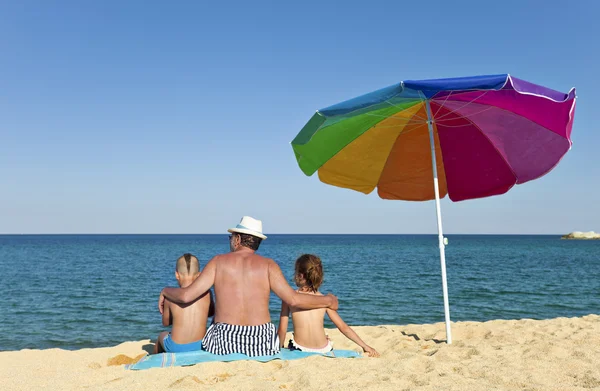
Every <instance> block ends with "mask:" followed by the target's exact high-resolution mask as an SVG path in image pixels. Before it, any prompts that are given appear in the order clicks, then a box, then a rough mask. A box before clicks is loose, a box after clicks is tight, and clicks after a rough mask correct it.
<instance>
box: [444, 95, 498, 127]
mask: <svg viewBox="0 0 600 391" xmlns="http://www.w3.org/2000/svg"><path fill="white" fill-rule="evenodd" d="M488 92H489V91H484V92H483V94H481V95H479V96H478V97H476V98H473V99H471V100H470V101H469V102H467V103H465V104H464V105H462V106H460V107H458V108H456V109H454V110H452V111H450V112H448V113H446V114H443V115H442V116H441V117H439V118H435V117H434V120H435V121H438V120H440V119H442V118H444V117H447V116H449V115H450V114H452V113H454V112H456V111H457V110H460V109H462V108H463V107H467V106H468V105H470V104H471V103H473V102H475V101H476V100H477V99H480V98H482V97H483V96H484V95H485V94H487V93H488Z"/></svg>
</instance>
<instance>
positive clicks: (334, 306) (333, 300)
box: [327, 293, 339, 311]
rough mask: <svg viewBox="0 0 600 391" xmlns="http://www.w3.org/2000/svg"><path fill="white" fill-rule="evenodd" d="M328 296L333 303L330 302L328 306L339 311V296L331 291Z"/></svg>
mask: <svg viewBox="0 0 600 391" xmlns="http://www.w3.org/2000/svg"><path fill="white" fill-rule="evenodd" d="M327 297H329V298H330V303H331V304H329V307H328V308H329V309H331V310H334V311H337V310H338V307H339V303H338V298H337V297H336V296H334V295H333V294H331V293H328V294H327Z"/></svg>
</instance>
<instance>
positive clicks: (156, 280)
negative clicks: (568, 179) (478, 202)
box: [0, 234, 600, 351]
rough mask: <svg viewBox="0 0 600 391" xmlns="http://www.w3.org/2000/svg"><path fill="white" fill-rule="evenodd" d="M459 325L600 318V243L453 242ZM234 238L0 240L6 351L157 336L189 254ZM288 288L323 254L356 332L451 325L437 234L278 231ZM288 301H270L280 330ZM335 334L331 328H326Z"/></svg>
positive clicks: (275, 244)
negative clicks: (162, 298) (299, 265)
mask: <svg viewBox="0 0 600 391" xmlns="http://www.w3.org/2000/svg"><path fill="white" fill-rule="evenodd" d="M448 239H449V243H448V246H447V247H446V265H447V275H448V292H449V301H450V316H451V319H452V321H487V320H492V319H522V318H529V319H548V318H556V317H575V316H583V315H587V314H592V313H593V314H600V241H574V240H561V239H560V237H559V236H511V235H509V236H497V235H448ZM226 251H229V240H228V236H227V235H225V234H224V235H0V275H1V278H0V292H1V294H2V304H1V306H0V350H2V351H7V350H20V349H47V348H62V349H70V350H72V349H81V348H93V347H104V346H114V345H117V344H119V343H122V342H124V341H138V340H143V339H152V340H154V339H155V338H156V336H157V335H158V334H159V333H160V332H161V331H163V330H164V328H163V327H162V325H161V317H160V314H159V312H158V309H157V300H158V296H159V293H160V291H161V289H162V288H163V287H165V286H176V284H177V282H176V280H175V276H174V271H175V261H176V259H177V258H178V257H179V256H181V255H182V254H183V253H186V252H191V253H193V254H195V255H196V256H198V258H199V259H200V262H201V265H202V266H203V265H205V264H206V262H207V261H208V260H209V259H210V258H211V257H212V256H214V255H215V254H218V253H223V252H226ZM258 252H259V253H260V254H262V255H264V256H267V257H270V258H273V259H274V260H275V261H276V262H277V263H278V264H279V265H280V266H281V268H282V270H283V272H284V274H285V276H286V277H287V278H288V279H289V282H290V284H293V279H292V277H293V270H294V261H295V259H296V258H297V257H298V256H300V255H302V254H304V253H311V254H316V255H318V256H319V257H321V259H322V261H323V268H324V283H323V286H322V289H321V291H322V292H331V293H334V294H335V295H337V296H338V298H339V304H340V307H339V314H340V316H341V317H342V318H343V319H344V320H345V321H346V323H348V324H350V325H389V324H394V325H405V324H423V323H436V322H443V321H444V307H443V298H442V288H441V287H442V281H441V273H440V259H439V248H438V240H437V236H436V235H271V236H270V237H269V238H268V239H267V240H266V241H264V242H263V243H262V245H261V247H260V249H259V250H258ZM280 306H281V302H280V300H279V299H278V298H277V297H276V296H275V295H273V294H272V295H271V301H270V310H271V317H272V320H273V322H274V323H277V322H278V319H279V310H280ZM327 326H328V327H334V326H333V325H332V324H331V323H327Z"/></svg>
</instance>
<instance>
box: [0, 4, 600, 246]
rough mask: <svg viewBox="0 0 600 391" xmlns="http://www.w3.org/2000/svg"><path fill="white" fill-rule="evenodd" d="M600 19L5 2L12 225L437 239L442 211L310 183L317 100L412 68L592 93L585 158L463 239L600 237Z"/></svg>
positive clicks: (3, 131)
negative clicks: (243, 226) (308, 136)
mask: <svg viewBox="0 0 600 391" xmlns="http://www.w3.org/2000/svg"><path fill="white" fill-rule="evenodd" d="M598 15H600V5H599V3H598V2H595V1H592V0H588V1H573V2H570V3H568V2H565V1H502V2H493V3H492V2H483V1H426V2H419V1H413V2H401V1H389V2H378V1H369V2H364V1H362V2H351V1H344V2H338V3H337V5H335V4H334V3H333V2H327V1H296V2H285V1H273V2H268V3H263V2H239V3H235V2H225V1H223V2H196V1H178V2H158V1H155V2H145V1H96V2H92V1H87V2H83V1H7V0H4V1H1V2H0V37H1V38H0V53H1V55H0V233H219V232H224V230H225V229H226V228H228V227H229V226H231V225H234V224H237V222H238V221H239V218H240V217H241V216H242V215H246V214H248V215H252V216H254V217H257V218H260V219H262V220H263V222H264V227H265V232H266V233H267V234H268V233H434V232H436V224H435V221H436V219H435V208H434V204H433V203H432V202H426V203H410V202H399V201H383V200H380V199H379V198H378V197H377V196H376V195H375V194H371V195H369V196H365V195H363V194H360V193H355V192H352V191H349V190H344V189H338V188H335V187H331V186H327V185H325V184H322V183H321V182H319V180H318V179H317V178H316V176H315V177H311V178H308V177H305V176H304V175H303V174H302V173H301V171H300V170H299V169H298V167H297V165H296V161H295V159H294V154H293V152H292V149H291V147H290V145H289V142H290V141H291V140H292V139H293V138H294V136H295V135H296V133H297V132H298V131H299V130H300V129H301V128H302V126H303V125H304V124H305V122H306V121H307V120H308V119H309V118H310V117H311V115H312V114H313V113H314V111H315V110H316V109H318V108H321V107H325V106H329V105H331V104H334V103H337V102H340V101H342V100H346V99H349V98H352V97H355V96H357V95H360V94H363V93H366V92H370V91H372V90H375V89H378V88H381V87H385V86H388V85H391V84H393V83H396V82H399V81H400V80H403V79H425V78H438V77H453V76H467V75H478V74H494V73H511V74H513V75H515V76H516V77H519V78H522V79H526V80H529V81H532V82H534V83H538V84H542V85H545V86H547V87H550V88H553V89H556V90H560V91H564V92H566V91H568V90H569V89H570V88H571V87H573V86H575V87H577V92H578V102H577V112H576V119H575V126H574V129H573V143H574V145H573V149H572V150H571V151H570V152H569V153H568V154H567V156H566V157H565V158H564V159H563V161H562V162H561V163H560V164H559V166H558V167H557V168H556V169H555V170H554V171H552V172H551V173H550V174H548V175H547V176H545V177H543V178H541V179H539V180H537V181H534V182H531V183H528V184H525V185H523V186H517V187H515V188H513V189H512V190H511V191H510V192H509V193H508V194H505V195H503V196H499V197H494V198H489V199H484V200H475V201H466V202H460V203H452V202H450V201H449V200H447V199H446V200H444V201H443V202H442V214H443V218H444V226H445V231H446V232H448V233H565V232H568V231H572V230H596V231H600V205H599V204H598V200H599V197H598V194H599V193H600V165H599V161H600V159H599V158H598V155H599V154H600V132H599V131H598V129H599V126H600V125H599V124H598V122H596V118H594V117H597V116H598V115H599V113H600V95H599V94H598V91H600V78H599V73H598V69H600V50H599V46H598V38H600V28H599V27H598V26H599V25H600V24H599V23H598V22H597V20H596V19H597V16H598Z"/></svg>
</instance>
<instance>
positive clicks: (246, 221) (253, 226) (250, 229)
mask: <svg viewBox="0 0 600 391" xmlns="http://www.w3.org/2000/svg"><path fill="white" fill-rule="evenodd" d="M227 232H229V233H238V234H247V235H252V236H256V237H257V238H261V239H266V238H267V237H266V236H265V235H263V233H262V221H260V220H256V219H254V218H252V217H250V216H244V217H242V220H241V221H240V223H239V224H238V225H236V226H235V228H230V229H228V230H227Z"/></svg>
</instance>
